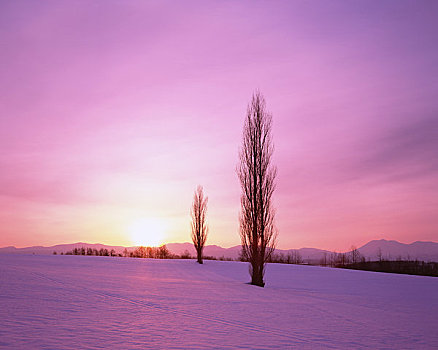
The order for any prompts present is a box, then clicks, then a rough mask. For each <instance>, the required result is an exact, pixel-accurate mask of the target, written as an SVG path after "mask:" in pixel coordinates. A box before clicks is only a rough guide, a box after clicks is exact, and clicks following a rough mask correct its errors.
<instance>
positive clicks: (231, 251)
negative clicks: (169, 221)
mask: <svg viewBox="0 0 438 350" xmlns="http://www.w3.org/2000/svg"><path fill="white" fill-rule="evenodd" d="M166 246H167V248H168V249H169V250H170V251H171V252H172V253H173V254H178V255H181V254H182V253H184V252H185V251H186V250H187V251H188V252H189V253H190V254H191V255H192V256H195V255H196V252H195V249H194V247H193V244H192V243H188V242H186V243H169V244H166ZM81 247H85V248H92V249H97V250H99V249H101V248H103V249H108V250H111V249H114V250H115V251H116V253H122V252H123V250H124V249H125V248H126V249H128V250H134V249H135V248H136V247H123V246H109V245H105V244H98V243H96V244H90V243H83V242H78V243H72V244H58V245H55V246H51V247H42V246H34V247H26V248H15V247H12V246H10V247H4V248H0V253H7V254H40V255H43V254H53V252H54V251H56V252H57V253H58V254H60V253H61V252H63V253H66V252H67V251H71V250H73V249H74V248H81ZM240 249H241V248H240V245H238V246H234V247H230V248H222V247H220V246H217V245H207V246H206V247H205V248H204V255H206V256H213V257H216V258H220V257H224V258H231V259H237V258H238V257H239V253H240ZM294 251H296V252H299V253H300V255H301V257H302V258H303V260H304V261H305V262H310V263H318V262H319V261H320V260H321V258H323V257H324V255H326V256H329V255H330V254H331V253H332V252H331V251H328V250H322V249H316V248H300V249H288V250H283V249H276V250H275V253H276V254H284V255H287V254H289V253H292V252H294ZM358 251H359V252H360V253H361V254H362V255H363V256H365V257H366V258H368V259H371V260H377V259H378V258H379V254H380V255H381V256H382V257H383V258H385V259H391V260H394V259H397V258H402V259H408V258H409V259H418V260H424V261H438V243H435V242H422V241H417V242H414V243H411V244H404V243H400V242H397V241H388V240H385V239H381V240H373V241H370V242H368V243H367V244H365V245H363V246H362V247H360V248H358Z"/></svg>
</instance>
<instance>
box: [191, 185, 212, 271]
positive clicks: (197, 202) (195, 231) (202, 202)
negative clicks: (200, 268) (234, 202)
mask: <svg viewBox="0 0 438 350" xmlns="http://www.w3.org/2000/svg"><path fill="white" fill-rule="evenodd" d="M207 202H208V197H204V190H203V188H202V186H198V188H197V189H196V191H195V194H194V196H193V203H192V209H191V213H190V214H191V216H192V241H193V244H194V246H195V249H196V254H197V258H198V263H200V264H202V251H203V249H204V245H205V242H206V241H207V234H208V226H207V223H206V214H207Z"/></svg>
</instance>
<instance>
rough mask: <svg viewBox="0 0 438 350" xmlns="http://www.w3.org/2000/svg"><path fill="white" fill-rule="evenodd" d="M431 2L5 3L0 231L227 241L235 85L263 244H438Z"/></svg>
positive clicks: (437, 90)
mask: <svg viewBox="0 0 438 350" xmlns="http://www.w3.org/2000/svg"><path fill="white" fill-rule="evenodd" d="M437 13H438V3H437V2H436V1H400V0H396V1H379V2H370V1H330V2H329V1H273V2H271V1H241V2H233V1H208V2H207V1H187V2H178V1H170V2H167V1H150V2H148V1H114V0H112V1H38V2H36V1H2V2H1V3H0V45H1V55H0V62H1V65H0V246H9V245H14V246H16V247H24V246H31V245H54V244H61V243H72V242H78V241H81V242H89V243H96V242H99V243H105V244H110V245H126V246H130V245H137V244H143V245H149V244H161V243H170V242H187V241H190V206H191V202H192V198H193V193H194V191H195V189H196V187H197V185H202V186H203V187H204V191H205V194H206V195H207V196H208V197H209V203H208V204H209V206H208V214H207V215H208V216H207V219H208V223H209V227H210V233H209V237H208V240H207V244H217V245H221V246H223V247H230V246H234V245H238V244H239V243H240V238H239V233H238V216H239V210H240V199H239V198H240V185H239V182H238V179H237V175H236V166H237V162H238V151H239V147H240V145H241V142H242V128H243V120H244V117H245V113H246V108H247V105H248V103H249V102H250V100H251V96H252V94H253V93H254V91H256V90H257V89H258V90H260V91H261V93H262V94H263V95H264V97H265V99H266V103H267V109H268V110H269V111H270V112H271V114H272V116H273V141H274V145H275V152H274V157H273V164H275V165H276V166H277V168H278V176H277V187H276V191H275V193H274V196H273V201H274V204H275V207H276V226H277V228H278V232H279V238H278V247H279V248H283V249H286V248H301V247H315V248H323V249H331V250H337V251H343V250H344V251H345V250H347V249H349V248H350V247H351V246H352V245H355V246H361V245H363V244H365V243H366V242H368V241H369V240H372V239H381V238H385V239H394V240H398V241H401V242H404V243H410V242H413V241H417V240H423V241H438V215H437V214H438V157H437V150H438V98H437V97H438V64H437V62H438V45H437V42H438V20H437Z"/></svg>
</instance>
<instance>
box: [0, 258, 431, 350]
mask: <svg viewBox="0 0 438 350" xmlns="http://www.w3.org/2000/svg"><path fill="white" fill-rule="evenodd" d="M265 277H266V278H265V279H266V287H265V288H259V287H254V286H251V285H248V284H246V283H245V282H248V281H249V274H248V265H247V264H246V263H240V262H221V261H206V262H205V263H204V265H198V264H196V262H195V261H194V260H152V259H130V258H111V257H92V256H60V255H57V256H37V255H0V348H5V349H27V348H32V349H53V348H56V349H77V348H105V349H107V348H113V349H119V348H120V349H127V348H129V349H137V348H138V349H146V348H151V349H188V348H190V349H204V348H205V349H232V348H240V349H268V348H270V349H271V348H274V349H294V348H296V349H353V348H354V349H437V348H438V331H437V324H438V278H433V277H420V276H408V275H395V274H382V273H374V272H364V271H353V270H341V269H331V268H322V267H313V266H297V265H281V264H271V265H269V266H268V268H267V272H266V276H265Z"/></svg>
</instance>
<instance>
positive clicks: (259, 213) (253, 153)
mask: <svg viewBox="0 0 438 350" xmlns="http://www.w3.org/2000/svg"><path fill="white" fill-rule="evenodd" d="M271 130H272V116H271V114H269V113H268V112H267V111H266V102H265V99H264V97H263V96H262V94H261V93H260V92H258V91H256V92H255V93H254V94H253V96H252V100H251V103H250V104H249V105H248V109H247V114H246V118H245V124H244V127H243V142H242V147H241V149H240V152H239V159H240V162H239V165H238V167H237V175H238V177H239V180H240V185H241V187H242V194H241V200H240V202H241V213H240V238H241V242H242V257H244V258H245V260H247V261H249V263H250V275H251V284H253V285H256V286H260V287H263V286H264V285H265V283H264V282H263V277H264V273H265V265H266V262H267V261H268V260H269V259H270V258H271V256H272V253H273V251H274V249H275V243H276V238H277V230H276V228H275V225H274V217H275V210H274V208H273V206H272V201H271V198H272V194H273V192H274V189H275V178H276V176H277V168H276V167H275V166H273V165H272V164H271V160H272V154H273V151H274V146H273V144H272V134H271Z"/></svg>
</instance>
